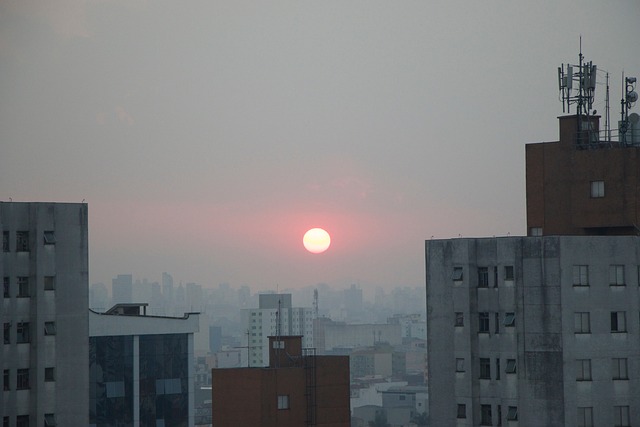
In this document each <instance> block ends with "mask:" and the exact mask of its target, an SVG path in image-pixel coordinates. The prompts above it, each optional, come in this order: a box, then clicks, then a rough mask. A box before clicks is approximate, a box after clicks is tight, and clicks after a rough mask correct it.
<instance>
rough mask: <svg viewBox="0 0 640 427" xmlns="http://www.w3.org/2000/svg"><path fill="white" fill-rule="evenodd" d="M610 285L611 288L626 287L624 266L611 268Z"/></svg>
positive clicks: (611, 266)
mask: <svg viewBox="0 0 640 427" xmlns="http://www.w3.org/2000/svg"><path fill="white" fill-rule="evenodd" d="M609 284H610V285H611V286H624V265H610V266H609Z"/></svg>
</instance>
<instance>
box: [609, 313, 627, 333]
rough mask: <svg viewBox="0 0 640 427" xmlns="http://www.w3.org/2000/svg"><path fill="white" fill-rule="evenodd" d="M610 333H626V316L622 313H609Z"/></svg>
mask: <svg viewBox="0 0 640 427" xmlns="http://www.w3.org/2000/svg"><path fill="white" fill-rule="evenodd" d="M611 332H627V316H626V313H625V312H624V311H612V312H611Z"/></svg>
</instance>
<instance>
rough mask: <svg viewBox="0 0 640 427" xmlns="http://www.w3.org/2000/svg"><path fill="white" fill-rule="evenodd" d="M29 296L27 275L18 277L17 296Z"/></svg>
mask: <svg viewBox="0 0 640 427" xmlns="http://www.w3.org/2000/svg"><path fill="white" fill-rule="evenodd" d="M27 297H29V277H27V276H21V277H18V298H27Z"/></svg>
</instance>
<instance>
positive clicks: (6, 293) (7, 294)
mask: <svg viewBox="0 0 640 427" xmlns="http://www.w3.org/2000/svg"><path fill="white" fill-rule="evenodd" d="M3 285H4V294H3V295H4V298H10V297H11V294H10V292H9V289H11V285H10V284H9V278H8V277H7V276H4V280H3Z"/></svg>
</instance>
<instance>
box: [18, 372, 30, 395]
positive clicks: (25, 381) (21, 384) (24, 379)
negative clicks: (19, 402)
mask: <svg viewBox="0 0 640 427" xmlns="http://www.w3.org/2000/svg"><path fill="white" fill-rule="evenodd" d="M28 388H29V369H18V376H17V380H16V389H17V390H26V389H28Z"/></svg>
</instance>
